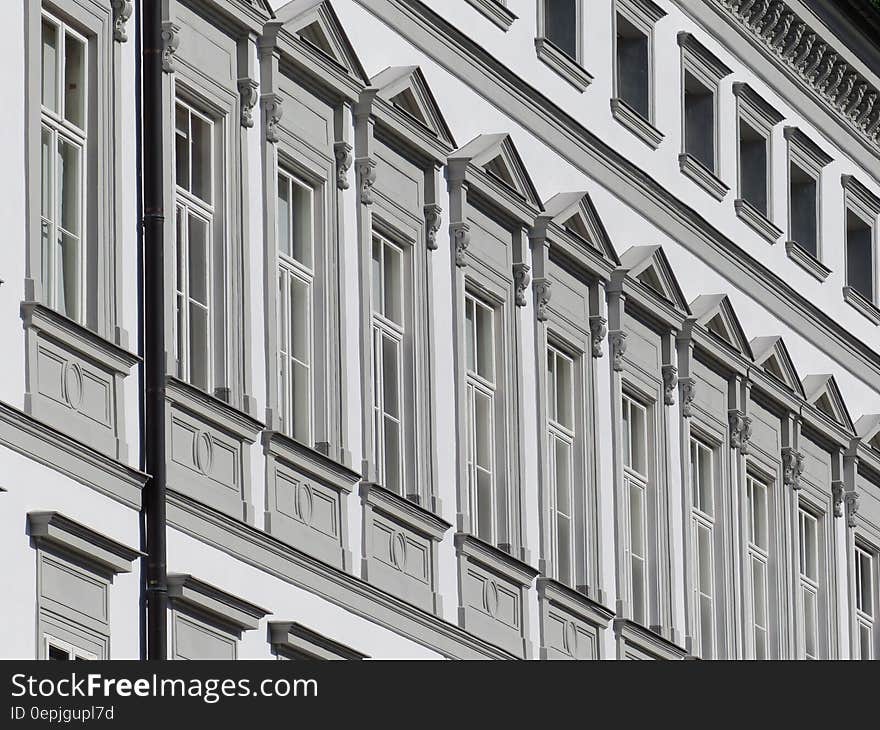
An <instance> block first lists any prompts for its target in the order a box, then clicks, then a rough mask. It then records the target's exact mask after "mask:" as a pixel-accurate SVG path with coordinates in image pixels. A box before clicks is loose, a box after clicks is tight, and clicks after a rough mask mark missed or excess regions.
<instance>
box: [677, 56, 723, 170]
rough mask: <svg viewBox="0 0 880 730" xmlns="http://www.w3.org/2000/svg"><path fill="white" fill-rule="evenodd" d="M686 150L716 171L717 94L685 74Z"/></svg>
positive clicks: (707, 167)
mask: <svg viewBox="0 0 880 730" xmlns="http://www.w3.org/2000/svg"><path fill="white" fill-rule="evenodd" d="M684 151H685V153H686V154H689V155H690V156H691V157H693V158H694V159H696V160H697V161H698V162H700V163H702V165H703V167H705V168H706V169H707V170H709V171H710V172H713V173H714V172H715V92H714V90H713V89H710V88H709V87H708V86H706V85H705V84H703V83H702V82H701V81H700V80H699V79H697V77H696V76H694V74H692V73H691V72H690V71H687V70H686V71H685V73H684Z"/></svg>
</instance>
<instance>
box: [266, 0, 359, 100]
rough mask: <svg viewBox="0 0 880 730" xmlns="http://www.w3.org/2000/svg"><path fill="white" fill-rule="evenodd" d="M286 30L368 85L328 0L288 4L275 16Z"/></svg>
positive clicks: (303, 0)
mask: <svg viewBox="0 0 880 730" xmlns="http://www.w3.org/2000/svg"><path fill="white" fill-rule="evenodd" d="M276 18H277V20H278V21H279V22H280V23H281V24H282V26H283V27H284V29H285V30H287V31H289V32H290V33H293V34H294V35H296V36H298V37H299V38H300V39H302V40H303V41H305V42H306V43H308V44H309V45H310V46H312V47H313V48H315V49H316V50H318V51H319V52H320V53H322V54H323V55H324V56H326V57H328V58H330V59H332V60H333V61H335V62H336V63H337V64H339V65H340V66H342V67H343V68H345V69H346V70H347V71H348V72H349V73H350V74H351V75H352V76H354V77H356V78H358V79H360V80H361V81H363V82H364V83H367V75H366V73H365V72H364V69H363V67H362V66H361V62H360V60H359V59H358V57H357V54H356V53H355V51H354V48H353V47H352V45H351V43H350V42H349V40H348V36H347V35H346V33H345V30H344V29H343V27H342V23H340V22H339V18H338V17H337V15H336V12H335V11H334V10H333V7H332V5H331V4H330V3H329V2H327V0H291V2H289V3H287V5H285V6H283V7H282V8H280V9H279V10H278V12H277V13H276Z"/></svg>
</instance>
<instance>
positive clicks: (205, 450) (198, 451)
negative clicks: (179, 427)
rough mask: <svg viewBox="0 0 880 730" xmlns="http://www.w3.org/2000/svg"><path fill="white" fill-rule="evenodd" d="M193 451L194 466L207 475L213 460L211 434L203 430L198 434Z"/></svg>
mask: <svg viewBox="0 0 880 730" xmlns="http://www.w3.org/2000/svg"><path fill="white" fill-rule="evenodd" d="M193 451H194V453H193V457H194V458H193V461H195V463H196V468H197V469H198V470H199V471H200V472H202V474H204V475H205V476H207V475H208V473H209V472H210V471H211V465H212V464H213V462H214V443H213V442H212V441H211V434H209V433H205V432H204V431H202V432H201V433H200V434H198V435H197V436H196V439H195V444H194V446H193Z"/></svg>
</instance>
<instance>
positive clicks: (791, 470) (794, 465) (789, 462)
mask: <svg viewBox="0 0 880 730" xmlns="http://www.w3.org/2000/svg"><path fill="white" fill-rule="evenodd" d="M803 473H804V455H803V454H802V453H801V452H800V451H797V450H796V449H793V448H791V447H790V446H786V447H785V448H784V449H782V483H783V484H784V485H785V486H786V487H790V488H791V489H800V488H801V475H802V474H803Z"/></svg>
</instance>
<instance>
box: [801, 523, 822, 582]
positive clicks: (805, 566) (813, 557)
mask: <svg viewBox="0 0 880 730" xmlns="http://www.w3.org/2000/svg"><path fill="white" fill-rule="evenodd" d="M801 528H802V530H803V533H802V540H803V541H802V548H801V550H802V553H803V556H802V568H801V569H802V571H803V573H804V575H805V576H806V577H807V578H810V579H811V580H814V581H815V580H818V578H819V567H818V564H817V563H818V557H819V556H818V552H819V551H818V524H817V522H816V518H815V517H813V515H811V514H808V513H805V512H801Z"/></svg>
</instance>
